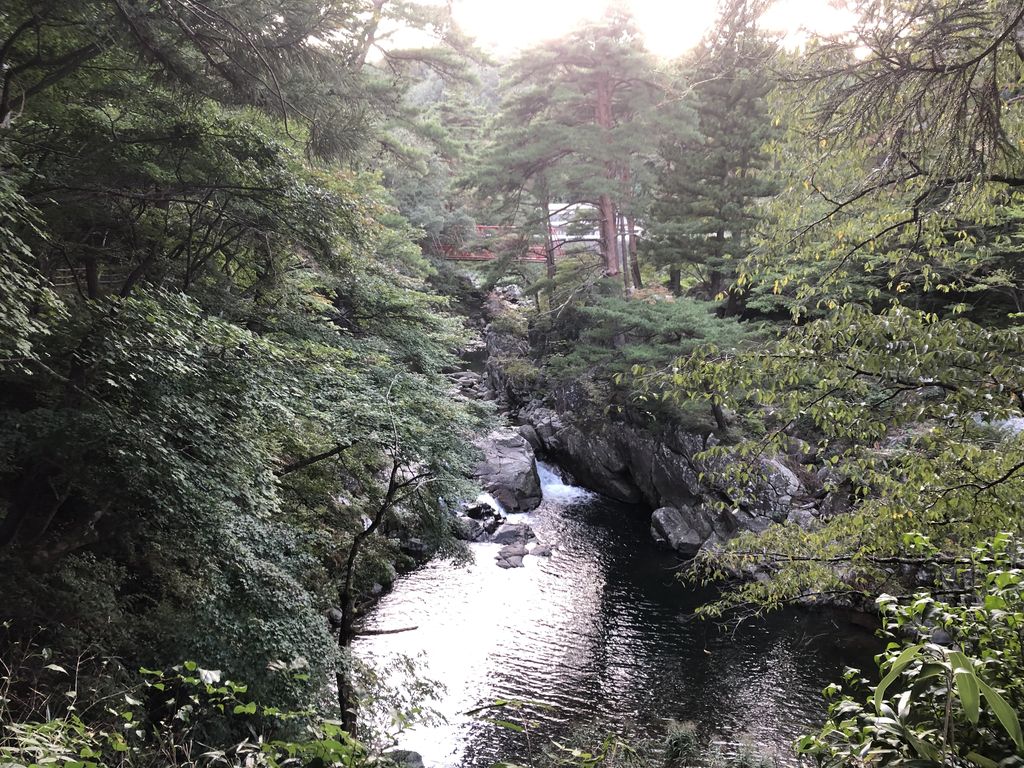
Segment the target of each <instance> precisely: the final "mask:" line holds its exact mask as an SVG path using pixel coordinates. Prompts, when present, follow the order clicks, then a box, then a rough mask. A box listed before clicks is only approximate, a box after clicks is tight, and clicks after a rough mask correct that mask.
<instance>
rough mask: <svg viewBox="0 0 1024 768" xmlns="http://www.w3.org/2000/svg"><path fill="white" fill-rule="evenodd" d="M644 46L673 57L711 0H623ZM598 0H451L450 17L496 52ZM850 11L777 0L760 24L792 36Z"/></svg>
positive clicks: (554, 27)
mask: <svg viewBox="0 0 1024 768" xmlns="http://www.w3.org/2000/svg"><path fill="white" fill-rule="evenodd" d="M626 3H627V5H628V6H630V7H631V8H632V10H633V16H634V17H635V18H636V21H637V25H638V26H639V27H640V30H641V32H642V33H643V35H644V38H645V39H646V41H647V47H648V49H649V50H650V51H652V52H653V53H656V54H658V55H659V56H664V57H666V58H674V57H676V56H679V55H680V54H682V53H684V52H685V51H687V50H688V49H690V48H692V47H693V46H694V45H695V44H696V43H697V42H699V41H700V39H701V37H702V36H703V34H704V32H705V31H706V30H707V29H708V27H709V26H710V25H711V24H712V22H713V21H714V20H715V9H716V5H717V3H716V1H715V0H626ZM605 5H606V3H604V2H602V0H454V1H453V7H454V10H455V18H456V19H457V20H458V22H459V24H460V26H461V27H462V28H463V29H464V30H465V31H466V32H467V33H468V34H470V35H472V36H473V37H475V38H476V39H477V41H478V42H479V43H480V45H481V47H483V48H485V49H491V50H492V51H494V52H496V53H499V54H509V53H513V52H514V51H516V50H522V49H524V48H529V47H530V46H532V45H535V44H537V43H539V42H542V41H544V40H550V39H553V38H557V37H561V36H562V35H564V34H566V33H567V32H570V31H571V30H572V29H573V28H575V27H576V26H577V25H578V24H579V23H580V22H581V21H582V20H584V19H591V18H597V17H599V16H600V15H601V14H602V13H603V12H604V8H605ZM850 20H851V16H850V14H849V13H848V12H847V11H843V10H838V9H836V8H835V7H833V4H832V2H830V0H778V1H777V2H776V4H775V6H774V7H773V8H772V9H771V10H770V11H769V12H768V14H767V15H766V16H765V18H764V26H765V27H767V28H769V29H774V30H779V31H782V32H785V33H786V35H787V36H788V37H790V38H791V39H792V40H797V39H799V37H800V31H801V29H810V30H813V31H815V32H821V33H825V34H828V33H832V32H839V31H842V30H843V29H848V28H849V26H850Z"/></svg>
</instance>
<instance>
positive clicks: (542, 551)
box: [530, 544, 554, 557]
mask: <svg viewBox="0 0 1024 768" xmlns="http://www.w3.org/2000/svg"><path fill="white" fill-rule="evenodd" d="M553 552H554V547H552V546H551V545H550V544H538V545H537V546H536V547H534V548H533V549H531V550H530V554H531V555H533V556H534V557H551V555H552V553H553Z"/></svg>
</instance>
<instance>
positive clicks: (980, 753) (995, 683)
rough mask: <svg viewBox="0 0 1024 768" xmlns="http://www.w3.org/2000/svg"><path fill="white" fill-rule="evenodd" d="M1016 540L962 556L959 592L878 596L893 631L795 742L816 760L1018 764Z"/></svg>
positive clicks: (1020, 662) (1020, 617)
mask: <svg viewBox="0 0 1024 768" xmlns="http://www.w3.org/2000/svg"><path fill="white" fill-rule="evenodd" d="M1022 560H1024V558H1022V552H1021V548H1020V544H1019V542H1018V541H1017V540H1016V539H1015V538H1014V537H1012V536H1009V535H1001V536H997V537H996V538H995V539H994V540H993V541H992V542H991V543H990V544H988V545H987V546H985V547H983V548H979V549H977V550H975V552H974V554H973V556H972V558H971V559H970V560H969V561H964V562H963V563H961V564H960V569H959V573H958V578H957V580H956V582H957V583H958V584H961V585H964V586H963V587H962V588H956V589H954V590H953V591H954V592H957V593H960V594H959V595H958V596H959V597H960V598H961V600H960V601H959V602H956V603H954V602H942V601H940V600H938V599H936V598H935V597H934V596H933V595H931V594H927V593H922V594H919V595H917V596H916V597H915V598H913V599H911V600H909V601H905V602H898V601H896V600H895V598H892V597H889V596H886V595H883V596H882V597H880V598H879V599H878V604H879V607H880V608H881V611H882V615H883V618H884V620H885V627H884V631H885V632H886V634H887V635H888V636H889V637H890V638H891V639H892V642H890V643H889V645H888V647H887V648H886V650H885V652H884V653H883V654H881V655H880V656H879V657H878V660H879V671H880V674H881V682H879V684H878V685H877V686H876V687H875V688H874V689H873V690H869V689H868V688H867V687H866V686H867V681H866V680H863V679H861V676H860V673H859V672H858V671H857V670H850V671H849V672H848V673H847V675H846V684H845V686H839V685H831V686H829V687H828V688H826V690H825V694H826V696H829V697H832V698H833V699H834V701H833V703H832V704H831V706H830V708H829V719H828V721H827V722H826V724H825V727H824V728H823V729H822V731H821V733H820V734H818V735H813V736H805V737H803V738H802V739H800V740H799V741H798V742H797V750H798V751H799V752H800V753H802V754H804V755H809V756H812V757H814V758H815V759H816V760H817V762H818V763H819V765H824V766H845V765H863V764H869V763H870V764H874V765H886V766H903V765H906V766H929V765H954V766H970V765H974V766H978V767H979V768H996V766H1002V767H1003V768H1009V767H1010V766H1020V765H1024V736H1022V733H1021V726H1020V719H1021V717H1020V716H1021V712H1022V711H1024V653H1022V648H1021V644H1022V636H1024V569H1022V568H1021V565H1022Z"/></svg>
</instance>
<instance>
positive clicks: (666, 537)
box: [651, 507, 715, 557]
mask: <svg viewBox="0 0 1024 768" xmlns="http://www.w3.org/2000/svg"><path fill="white" fill-rule="evenodd" d="M714 533H715V531H714V527H713V526H712V521H711V518H710V517H709V516H708V515H707V513H705V512H704V510H701V509H692V508H690V507H684V508H682V509H676V508H675V507H661V508H660V509H656V510H655V511H654V514H652V515H651V535H652V536H653V537H654V539H655V540H656V541H660V542H662V543H665V544H667V545H668V546H670V547H672V549H674V550H675V551H676V552H678V553H679V554H681V555H686V556H687V557H692V556H693V555H695V554H697V551H698V550H699V549H700V548H701V545H702V544H703V543H704V542H705V541H707V540H708V539H709V538H711V536H712V535H713V534H714Z"/></svg>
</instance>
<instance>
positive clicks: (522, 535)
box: [491, 523, 533, 544]
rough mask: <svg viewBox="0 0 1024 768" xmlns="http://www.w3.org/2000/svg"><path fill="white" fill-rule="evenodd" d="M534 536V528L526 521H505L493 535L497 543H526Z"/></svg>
mask: <svg viewBox="0 0 1024 768" xmlns="http://www.w3.org/2000/svg"><path fill="white" fill-rule="evenodd" d="M531 538H533V529H532V528H530V526H528V525H527V524H526V523H505V524H504V525H502V526H501V527H500V528H498V530H496V531H495V532H494V535H492V536H491V541H492V542H494V543H495V544H525V543H526V542H528V541H529V540H530V539H531Z"/></svg>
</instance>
